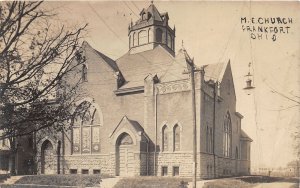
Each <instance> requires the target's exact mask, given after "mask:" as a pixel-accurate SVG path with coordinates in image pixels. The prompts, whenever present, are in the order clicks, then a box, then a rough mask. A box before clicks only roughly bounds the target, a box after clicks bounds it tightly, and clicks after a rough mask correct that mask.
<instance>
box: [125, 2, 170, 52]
mask: <svg viewBox="0 0 300 188" xmlns="http://www.w3.org/2000/svg"><path fill="white" fill-rule="evenodd" d="M168 21H169V16H168V13H167V12H166V13H159V12H158V10H157V8H156V7H155V6H154V4H153V2H151V4H150V6H149V7H148V8H147V9H143V10H142V11H141V12H140V18H139V19H138V20H137V21H136V22H135V23H132V22H131V23H130V25H129V27H128V37H129V53H130V54H136V53H139V52H144V51H147V50H152V49H154V48H155V47H157V46H158V45H161V46H162V47H163V48H165V49H166V50H167V51H168V52H169V53H170V54H171V55H173V56H174V55H175V52H174V51H175V26H174V28H173V29H171V28H170V27H169V25H168Z"/></svg>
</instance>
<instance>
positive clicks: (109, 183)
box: [100, 177, 122, 188]
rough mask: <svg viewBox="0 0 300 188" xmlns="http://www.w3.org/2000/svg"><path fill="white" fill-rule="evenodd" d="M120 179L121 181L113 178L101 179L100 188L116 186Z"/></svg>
mask: <svg viewBox="0 0 300 188" xmlns="http://www.w3.org/2000/svg"><path fill="white" fill-rule="evenodd" d="M120 179H122V178H120V177H115V178H106V179H102V182H101V184H100V188H113V187H114V185H116V184H117V183H118V181H119V180H120Z"/></svg>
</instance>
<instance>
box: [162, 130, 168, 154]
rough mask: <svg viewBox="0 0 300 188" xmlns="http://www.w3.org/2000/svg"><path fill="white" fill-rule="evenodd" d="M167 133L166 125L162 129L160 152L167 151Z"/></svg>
mask: <svg viewBox="0 0 300 188" xmlns="http://www.w3.org/2000/svg"><path fill="white" fill-rule="evenodd" d="M168 134H169V132H168V127H167V125H164V126H163V127H162V151H168V150H169V135H168Z"/></svg>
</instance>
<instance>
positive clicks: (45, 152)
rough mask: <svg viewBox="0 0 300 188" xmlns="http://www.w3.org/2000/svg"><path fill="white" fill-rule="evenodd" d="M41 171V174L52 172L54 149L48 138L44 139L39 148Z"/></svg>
mask: <svg viewBox="0 0 300 188" xmlns="http://www.w3.org/2000/svg"><path fill="white" fill-rule="evenodd" d="M41 152H42V153H41V154H42V155H41V172H42V174H54V163H55V162H54V160H55V157H54V149H53V145H52V143H51V142H50V141H49V140H46V141H44V143H43V144H42V148H41Z"/></svg>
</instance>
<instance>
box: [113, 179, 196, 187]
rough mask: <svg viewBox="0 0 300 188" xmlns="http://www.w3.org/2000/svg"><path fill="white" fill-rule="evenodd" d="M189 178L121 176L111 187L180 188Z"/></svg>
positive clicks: (185, 185) (185, 184)
mask: <svg viewBox="0 0 300 188" xmlns="http://www.w3.org/2000/svg"><path fill="white" fill-rule="evenodd" d="M189 181H191V179H185V178H173V177H172V178H171V177H170V178H169V177H132V178H123V179H121V180H119V182H118V183H117V184H116V185H115V186H114V187H113V188H157V187H158V188H179V187H180V184H183V185H184V186H182V188H186V187H187V182H189Z"/></svg>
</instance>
